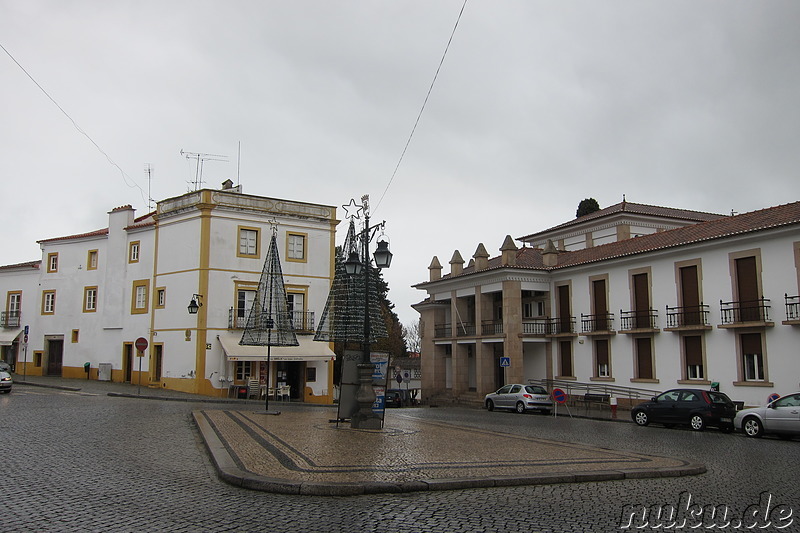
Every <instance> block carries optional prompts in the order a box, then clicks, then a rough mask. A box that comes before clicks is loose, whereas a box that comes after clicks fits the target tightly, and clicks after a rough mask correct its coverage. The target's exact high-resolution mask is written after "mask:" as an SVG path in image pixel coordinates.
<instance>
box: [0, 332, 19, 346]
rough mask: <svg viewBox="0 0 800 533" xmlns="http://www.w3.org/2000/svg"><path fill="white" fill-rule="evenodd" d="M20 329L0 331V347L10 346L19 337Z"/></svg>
mask: <svg viewBox="0 0 800 533" xmlns="http://www.w3.org/2000/svg"><path fill="white" fill-rule="evenodd" d="M20 332H22V328H19V329H4V330H0V346H11V345H12V344H13V343H14V341H15V340H16V339H17V337H19V334H20Z"/></svg>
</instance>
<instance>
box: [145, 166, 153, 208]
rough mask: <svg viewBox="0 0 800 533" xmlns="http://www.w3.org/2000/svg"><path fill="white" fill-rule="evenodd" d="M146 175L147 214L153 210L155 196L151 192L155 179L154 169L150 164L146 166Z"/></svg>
mask: <svg viewBox="0 0 800 533" xmlns="http://www.w3.org/2000/svg"><path fill="white" fill-rule="evenodd" d="M144 173H145V174H147V212H148V213H149V212H150V211H152V210H153V195H152V193H151V192H150V185H151V182H152V179H153V167H152V166H150V163H145V164H144Z"/></svg>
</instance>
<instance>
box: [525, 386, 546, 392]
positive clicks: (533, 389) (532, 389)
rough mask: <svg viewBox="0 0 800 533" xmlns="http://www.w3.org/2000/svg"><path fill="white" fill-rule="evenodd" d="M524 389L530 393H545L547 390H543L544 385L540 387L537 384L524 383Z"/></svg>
mask: <svg viewBox="0 0 800 533" xmlns="http://www.w3.org/2000/svg"><path fill="white" fill-rule="evenodd" d="M525 390H526V391H527V392H529V393H530V394H547V391H546V390H544V387H540V386H538V385H526V386H525Z"/></svg>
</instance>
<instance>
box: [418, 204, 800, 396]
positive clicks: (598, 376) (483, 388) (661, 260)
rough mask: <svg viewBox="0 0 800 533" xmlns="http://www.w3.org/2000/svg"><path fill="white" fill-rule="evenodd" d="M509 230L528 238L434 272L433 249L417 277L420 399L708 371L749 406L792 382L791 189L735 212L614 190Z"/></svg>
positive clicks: (653, 383)
mask: <svg viewBox="0 0 800 533" xmlns="http://www.w3.org/2000/svg"><path fill="white" fill-rule="evenodd" d="M670 228H671V229H670ZM519 240H520V241H522V242H523V243H532V244H533V245H536V246H537V247H533V246H523V247H522V248H517V246H516V245H515V244H514V242H513V240H512V239H511V237H510V236H509V237H506V240H505V242H504V243H503V245H502V247H501V248H500V252H501V255H500V256H498V257H495V258H492V259H490V258H489V254H488V253H487V252H486V250H485V248H484V246H483V245H482V244H481V245H479V246H478V248H477V250H476V252H475V254H474V255H473V260H472V261H471V262H470V263H469V265H468V266H466V267H464V260H463V259H462V258H461V255H460V253H459V252H458V251H456V252H455V253H454V254H453V258H452V259H451V261H450V265H451V271H450V273H449V274H448V275H444V276H443V275H442V266H441V264H440V263H439V260H438V259H437V258H436V257H434V259H433V261H432V263H431V265H430V267H429V280H428V281H426V282H424V283H420V284H418V285H416V286H415V287H416V288H418V289H421V290H424V291H426V292H427V295H428V296H427V298H426V299H425V300H424V301H422V302H420V303H419V304H417V305H415V306H414V307H415V309H417V310H418V311H419V312H420V315H421V319H422V336H423V338H422V370H423V371H422V376H423V384H422V388H423V391H422V394H423V399H436V398H440V399H442V398H444V399H454V400H458V401H474V402H478V401H480V400H482V398H483V395H484V394H486V393H488V392H491V391H493V390H496V389H497V388H498V387H499V386H501V385H502V384H504V383H509V382H527V380H529V379H551V380H552V379H560V380H571V381H574V382H576V383H588V384H598V385H602V384H611V385H614V386H621V387H638V388H645V389H651V390H667V389H670V388H676V387H690V386H696V387H700V388H704V387H710V386H711V384H712V383H713V382H718V383H720V386H721V390H722V391H723V392H726V393H727V394H728V395H729V396H730V397H731V398H732V399H733V400H737V401H743V402H745V403H746V404H748V405H760V404H764V403H765V402H766V400H767V397H768V395H769V394H771V393H778V394H786V393H789V392H793V391H796V390H798V389H800V363H799V362H798V361H797V359H796V357H795V356H794V355H795V353H796V352H797V346H798V345H800V309H799V307H798V306H800V299H799V298H798V296H797V295H798V293H800V290H799V289H800V202H798V203H792V204H787V205H783V206H777V207H772V208H768V209H764V210H760V211H755V212H752V213H745V214H742V215H737V216H723V215H715V214H709V213H693V212H688V211H685V210H676V209H670V208H660V207H655V206H644V205H641V204H630V203H627V204H626V203H625V202H623V203H622V204H617V205H616V206H612V207H610V208H607V209H605V210H603V211H602V212H598V213H594V214H592V215H587V216H586V217H581V218H579V219H576V220H573V221H570V222H568V223H565V224H562V225H560V226H556V227H555V228H550V229H548V230H545V231H543V232H540V233H537V234H533V235H529V236H526V237H522V238H521V239H519ZM598 242H602V243H604V244H600V245H598ZM554 243H559V246H558V247H556V246H555V244H554ZM501 357H507V358H508V362H509V363H510V366H509V367H507V368H501V367H500V361H501ZM504 362H505V360H504Z"/></svg>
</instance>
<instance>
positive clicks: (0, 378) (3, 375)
mask: <svg viewBox="0 0 800 533" xmlns="http://www.w3.org/2000/svg"><path fill="white" fill-rule="evenodd" d="M13 384H14V380H12V379H11V374H9V373H8V372H6V371H5V370H0V392H2V393H3V394H5V393H7V392H11V386H12V385H13Z"/></svg>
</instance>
